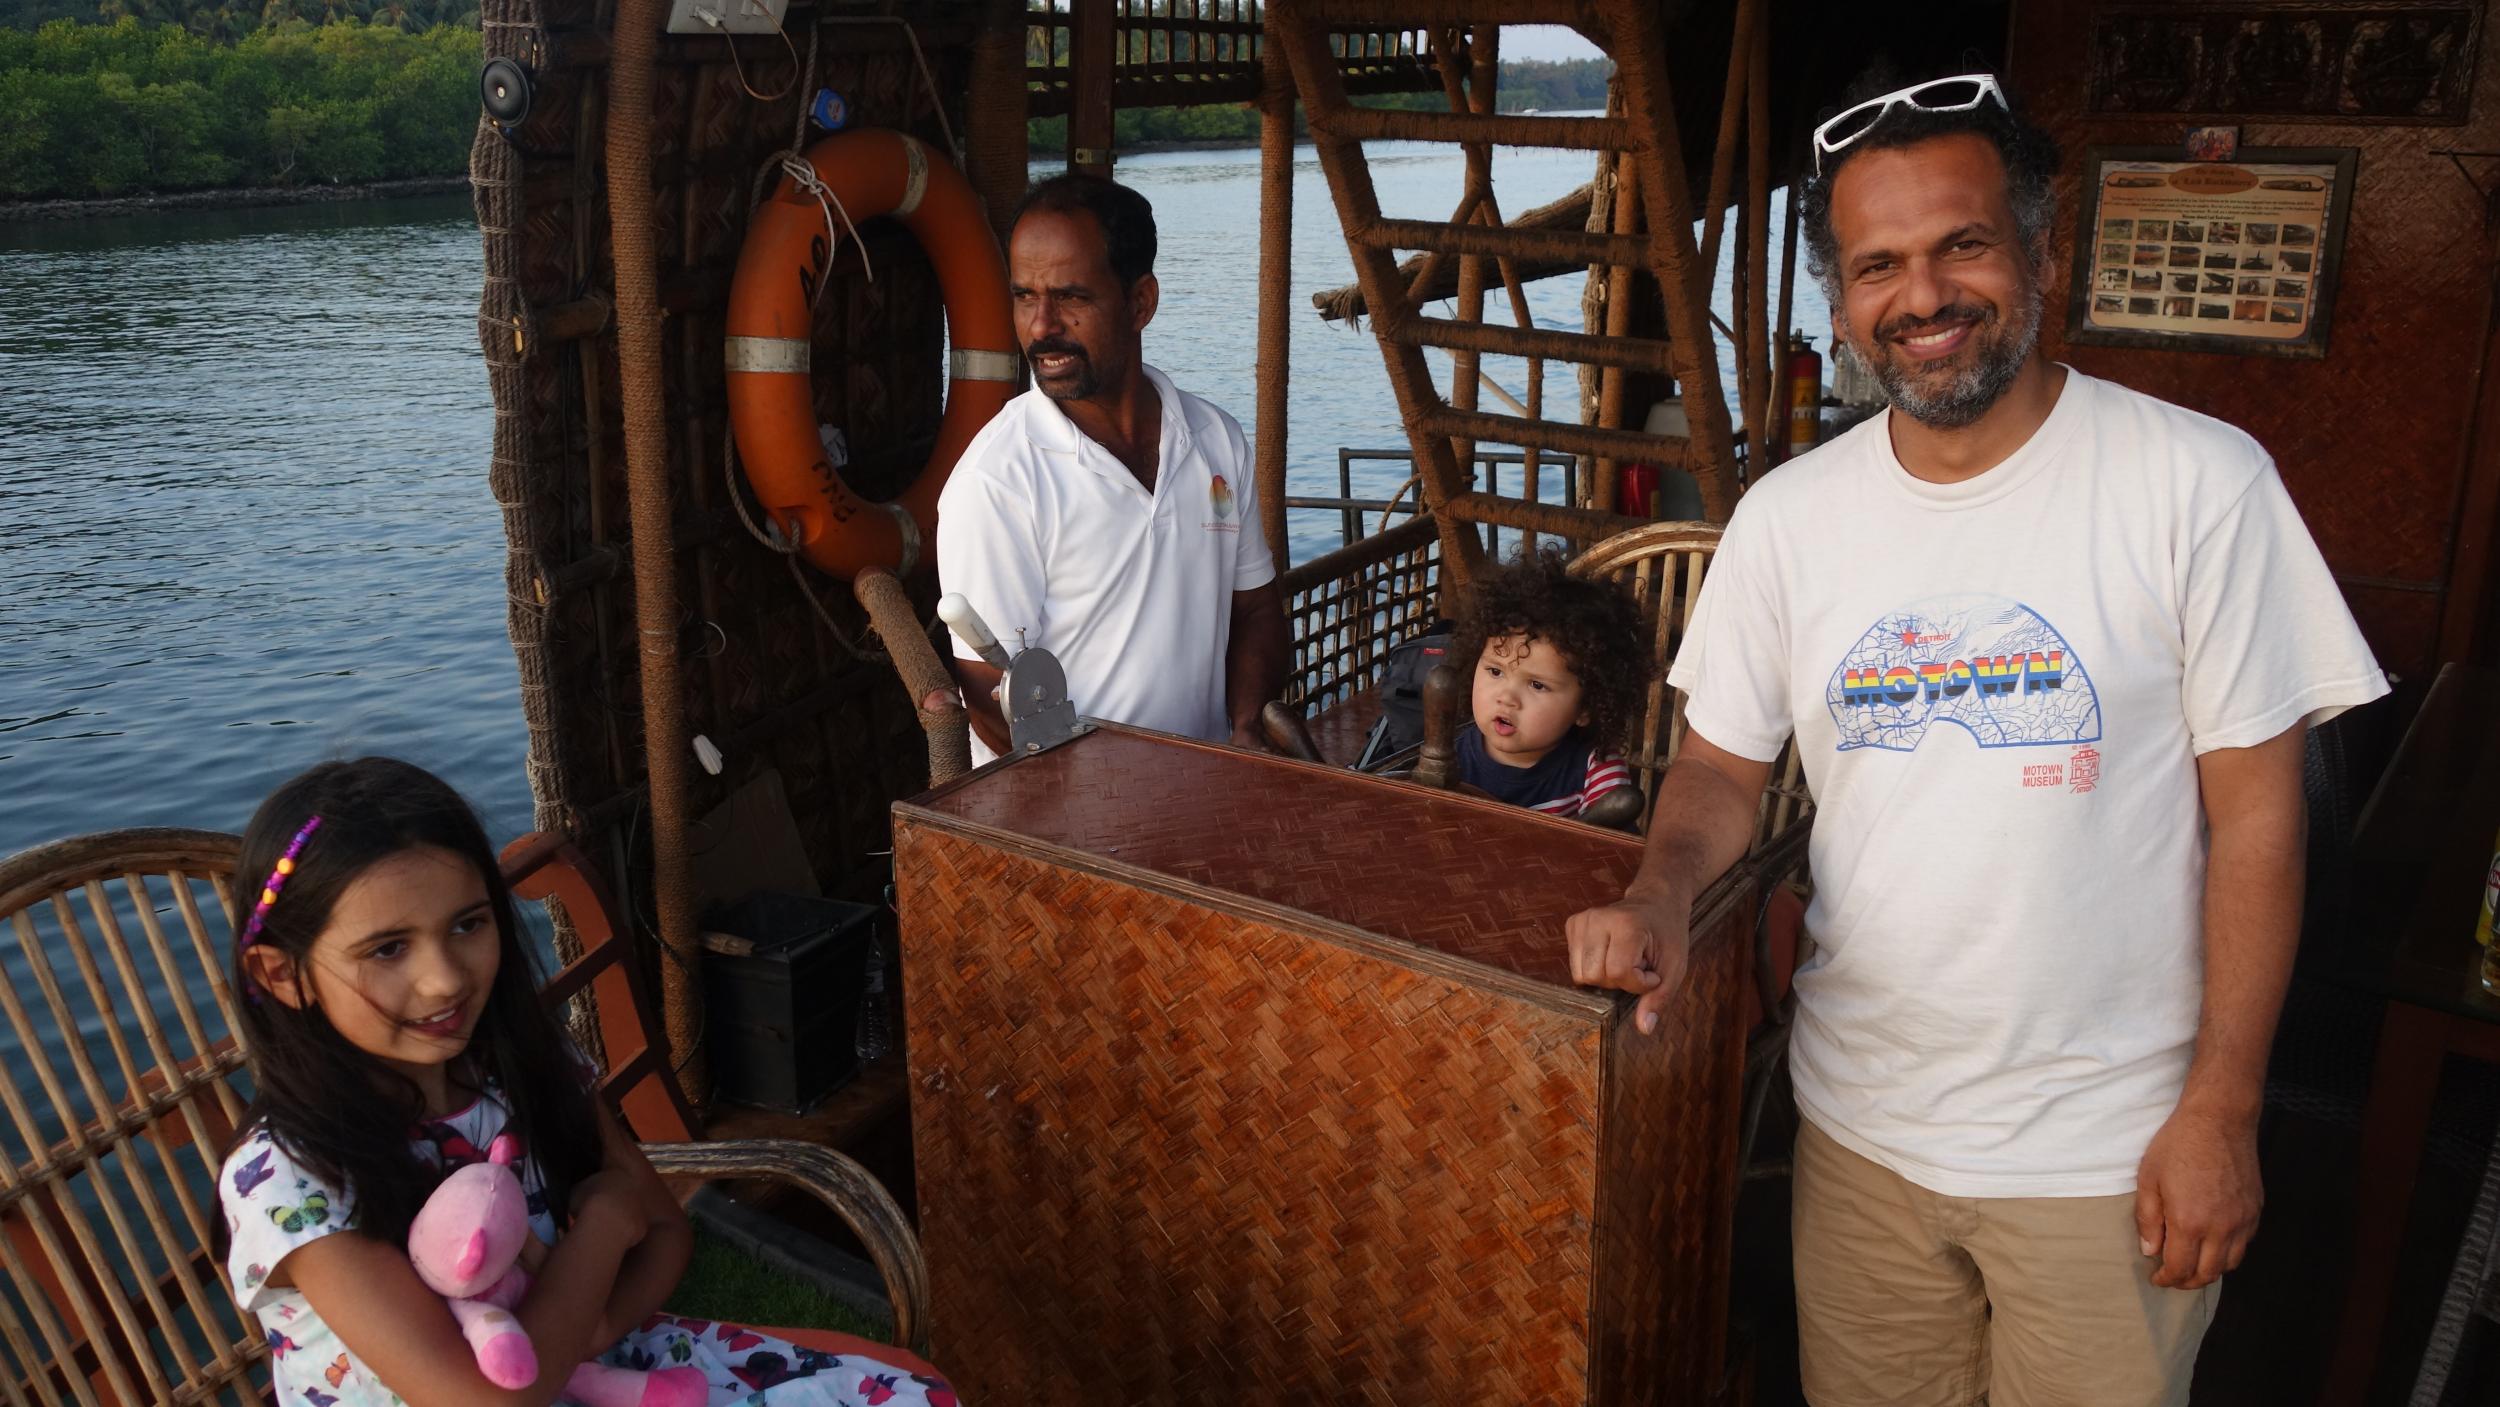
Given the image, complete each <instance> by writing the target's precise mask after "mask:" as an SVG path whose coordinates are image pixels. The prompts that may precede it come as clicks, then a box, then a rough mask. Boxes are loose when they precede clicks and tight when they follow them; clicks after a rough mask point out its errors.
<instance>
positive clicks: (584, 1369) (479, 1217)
mask: <svg viewBox="0 0 2500 1407" xmlns="http://www.w3.org/2000/svg"><path fill="white" fill-rule="evenodd" d="M520 1155H521V1149H520V1145H519V1144H518V1143H517V1142H515V1141H514V1140H513V1139H512V1138H511V1137H509V1136H505V1137H501V1138H497V1139H496V1140H495V1142H494V1145H493V1146H492V1147H490V1148H489V1149H487V1151H486V1161H485V1162H483V1163H472V1164H470V1165H469V1166H467V1167H465V1168H461V1169H459V1170H458V1171H456V1172H454V1173H453V1174H452V1175H451V1176H449V1177H447V1178H444V1179H443V1184H442V1186H440V1187H437V1188H435V1189H434V1193H433V1195H432V1196H430V1197H428V1198H426V1200H425V1206H424V1208H423V1209H422V1210H420V1211H419V1212H418V1213H417V1219H416V1221H415V1222H414V1223H412V1224H411V1225H410V1226H409V1228H408V1259H409V1261H410V1262H411V1263H413V1264H414V1265H415V1266H416V1267H417V1275H418V1278H420V1279H422V1280H424V1281H425V1283H426V1285H427V1287H428V1288H430V1289H432V1290H433V1291H434V1293H436V1294H438V1295H441V1296H442V1297H443V1298H445V1299H447V1300H449V1301H450V1302H451V1315H452V1318H454V1319H456V1320H458V1321H460V1332H461V1334H462V1336H463V1337H465V1338H467V1339H468V1341H469V1348H470V1349H471V1351H473V1352H474V1353H476V1354H477V1368H478V1371H479V1372H481V1373H483V1374H485V1375H486V1380H487V1381H488V1382H490V1383H493V1384H494V1385H495V1386H497V1387H500V1388H523V1387H528V1386H529V1385H530V1384H531V1383H533V1382H536V1381H537V1380H538V1351H537V1350H536V1349H534V1348H532V1347H531V1346H530V1337H529V1333H528V1332H527V1331H526V1330H524V1329H523V1328H522V1327H521V1321H520V1320H518V1319H516V1318H514V1317H513V1315H512V1310H513V1308H514V1307H515V1306H517V1305H519V1304H520V1302H521V1297H522V1296H523V1295H525V1294H527V1293H529V1287H530V1277H529V1274H528V1272H526V1271H524V1270H522V1269H521V1265H520V1260H521V1248H522V1246H523V1245H524V1244H526V1243H527V1241H528V1238H529V1235H530V1224H529V1199H528V1197H527V1196H526V1195H524V1194H523V1192H522V1190H521V1179H520V1176H519V1174H517V1173H515V1172H514V1171H513V1170H512V1165H513V1164H514V1163H515V1162H516V1161H518V1160H519V1158H520ZM709 1395H710V1386H709V1384H708V1383H706V1382H705V1380H704V1377H703V1374H702V1372H701V1370H699V1369H695V1368H662V1369H659V1370H658V1371H656V1372H649V1373H637V1372H632V1371H629V1370H627V1369H623V1368H610V1367H607V1366H605V1365H603V1364H599V1363H584V1364H582V1365H581V1366H580V1367H578V1368H575V1369H574V1370H573V1375H572V1376H571V1377H570V1378H568V1379H566V1381H565V1384H564V1396H563V1399H562V1400H563V1401H565V1402H570V1403H576V1404H579V1407H703V1403H704V1399H705V1398H706V1397H708V1396H709Z"/></svg>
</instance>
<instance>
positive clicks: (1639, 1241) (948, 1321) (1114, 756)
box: [894, 728, 1753, 1407]
mask: <svg viewBox="0 0 2500 1407" xmlns="http://www.w3.org/2000/svg"><path fill="white" fill-rule="evenodd" d="M894 845H895V869H896V872H897V874H898V876H899V879H900V904H901V909H902V932H903V959H904V980H905V984H906V994H907V1000H906V1009H907V1012H908V1018H907V1019H908V1027H909V1038H910V1066H911V1071H912V1079H913V1088H912V1125H913V1142H914V1153H915V1161H916V1163H917V1165H918V1176H919V1194H920V1221H921V1236H922V1240H923V1241H924V1243H925V1244H926V1246H927V1249H928V1257H929V1266H930V1277H931V1291H932V1311H933V1321H934V1332H935V1354H934V1356H935V1359H936V1361H937V1362H939V1363H941V1364H943V1365H945V1368H946V1371H947V1372H948V1373H949V1374H950V1375H951V1376H953V1377H954V1378H955V1380H956V1382H957V1384H958V1385H959V1386H960V1387H961V1389H962V1390H963V1393H964V1396H965V1399H966V1400H967V1401H969V1402H975V1403H1016V1404H1032V1407H1043V1404H1052V1403H1062V1402H1065V1403H1079V1402H1082V1403H1088V1404H1099V1403H1113V1402H1129V1403H1186V1404H1193V1407H1194V1405H1195V1404H1233V1403H1239V1404H1245V1407H1246V1405H1247V1404H1259V1407H1273V1404H1277V1403H1284V1402H1346V1401H1367V1402H1380V1403H1389V1402H1397V1403H1404V1404H1431V1403H1442V1402H1452V1403H1458V1402H1464V1403H1501V1404H1503V1405H1504V1407H1512V1404H1542V1403H1605V1404H1615V1403H1634V1402H1660V1403H1701V1402H1705V1401H1709V1400H1712V1399H1713V1398H1714V1397H1716V1395H1717V1394H1718V1392H1719V1390H1720V1389H1721V1387H1722V1376H1723V1370H1724V1363H1725V1349H1726V1336H1727V1317H1726V1287H1727V1277H1728V1240H1729V1220H1730V1215H1731V1212H1732V1209H1733V1205H1734V1200H1735V1192H1736V1168H1735V1166H1734V1157H1735V1141H1736V1119H1737V1110H1738V1104H1739V1078H1740V1068H1739V1067H1740V1062H1741V1060H1742V1049H1741V1047H1742V1039H1743V1032H1742V1031H1741V1030H1740V1029H1739V1024H1738V1023H1739V1019H1740V1018H1739V1015H1738V1006H1739V1003H1740V1000H1741V997H1740V991H1741V987H1742V984H1743V982H1744V980H1745V979H1744V972H1745V969H1746V966H1747V963H1748V961H1749V958H1748V954H1749V952H1750V947H1749V942H1748V937H1749V933H1750V929H1749V925H1750V923H1751V920H1752V914H1753V894H1752V890H1751V887H1750V884H1749V877H1748V875H1747V874H1746V873H1745V872H1741V871H1740V873H1739V874H1738V875H1737V876H1732V877H1731V878H1730V880H1728V881H1725V882H1723V883H1722V884H1721V885H1719V886H1718V887H1716V888H1714V889H1713V890H1712V891H1711V892H1710V893H1709V894H1708V895H1706V896H1704V899H1703V901H1702V903H1701V904H1700V905H1699V906H1698V907H1697V909H1696V911H1695V915H1694V917H1695V920H1696V928H1695V933H1696V940H1695V944H1694V950H1693V961H1692V968H1691V972H1690V975H1689V977H1688V979H1687V982H1686V985H1685V988H1684V992H1683V995H1682V997H1681V998H1680V999H1679V1000H1678V1001H1677V1002H1676V1004H1675V1005H1674V1006H1672V1007H1671V1008H1669V1011H1668V1013H1667V1017H1666V1019H1665V1020H1664V1021H1663V1022H1662V1023H1661V1030H1662V1033H1663V1034H1662V1035H1661V1036H1659V1037H1647V1036H1643V1035H1641V1034H1640V1033H1639V1032H1638V1031H1637V1030H1636V1029H1635V1028H1634V1027H1633V1025H1632V1021H1631V1003H1630V1000H1629V999H1628V998H1622V997H1618V996H1615V995H1613V994H1610V993H1601V992H1593V991H1588V990H1585V989H1582V988H1578V987H1575V986H1573V985H1572V983H1571V981H1570V973H1569V967H1568V961H1567V956H1566V952H1565V949H1564V945H1563V939H1562V927H1563V920H1564V919H1565V918H1567V917H1568V916H1569V915H1570V914H1572V913H1573V912H1575V911H1577V910H1579V909H1581V908H1583V907H1586V906H1588V905H1590V904H1595V903H1602V902H1606V901H1609V900H1611V899H1613V898H1614V897H1615V896H1617V895H1618V894H1619V893H1620V892H1621V890H1622V886H1623V884H1624V882H1625V881H1626V880H1627V879H1628V878H1629V877H1630V876H1631V874H1632V872H1633V867H1634V864H1635V862H1636V861H1637V859H1638V856H1639V843H1638V842H1637V841H1635V840H1633V839H1631V838H1630V837H1624V836H1616V835H1612V834H1608V833H1605V832H1601V831H1597V830H1595V829H1592V828H1590V827H1587V826H1583V825H1580V824H1578V823H1576V822H1566V821H1555V820H1550V819H1547V818H1544V817H1539V816H1535V815H1531V814H1529V813H1527V812H1525V811H1520V810H1515V809H1511V808H1508V807H1502V806H1498V805H1494V804H1492V803H1489V802H1482V801H1475V800H1470V799H1467V798H1463V797H1458V796H1454V795H1450V794H1447V793H1440V792H1431V791H1426V790H1423V789H1421V788H1417V787H1414V786H1410V785H1407V784H1405V783H1400V782H1388V781H1381V780H1378V779H1374V778H1369V777H1361V776H1356V775H1354V774H1351V773H1347V772H1341V771H1335V770H1331V769H1327V768H1321V767H1315V766H1307V765H1304V764H1300V763H1294V762H1288V761H1285V760H1283V759H1281V758H1268V757H1261V756H1255V755H1251V754H1247V753H1242V752H1235V751H1231V750H1228V749H1224V748H1217V747H1211V746H1207V745H1203V744H1199V743H1193V742H1188V741H1184V740H1180V739H1175V738H1170V737H1165V736H1162V735H1158V734H1150V733H1142V732H1135V731H1130V730H1125V729H1119V728H1105V729H1102V730H1100V731H1098V732H1095V733H1093V734H1091V735H1089V736H1087V737H1084V738H1081V739H1079V740H1077V741H1075V742H1073V743H1070V744H1068V745H1066V746H1064V747H1061V748H1059V749H1057V750H1055V751H1052V752H1049V753H1044V754H1041V755H1039V756H1035V757H1028V758H1023V759H1019V760H1016V761H1013V762H1010V763H1007V764H1006V765H1003V766H999V767H994V768H991V769H988V770H986V771H983V772H979V773H976V774H974V775H973V776H970V777H967V778H965V779H963V780H962V781H959V782H957V783H954V784H952V785H949V786H947V787H944V788H941V789H939V790H936V791H933V792H931V793H929V794H927V795H925V796H922V797H919V798H916V799H914V800H912V801H908V802H904V803H902V804H900V805H898V806H897V807H896V808H895V827H894Z"/></svg>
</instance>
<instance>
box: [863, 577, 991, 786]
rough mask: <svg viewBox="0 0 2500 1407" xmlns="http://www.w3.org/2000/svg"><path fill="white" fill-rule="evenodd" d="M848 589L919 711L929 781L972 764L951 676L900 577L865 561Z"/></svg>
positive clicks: (967, 728)
mask: <svg viewBox="0 0 2500 1407" xmlns="http://www.w3.org/2000/svg"><path fill="white" fill-rule="evenodd" d="M851 594H852V595H854V596H857V597H858V598H859V604H860V607H861V608H862V609H864V610H866V611H867V612H868V623H869V624H870V625H872V626H874V627H876V631H877V638H878V639H880V640H883V641H884V642H885V652H886V654H887V656H888V657H890V658H891V659H892V660H893V661H894V672H895V673H897V674H900V675H901V676H903V687H904V688H905V689H907V690H909V691H910V692H911V704H912V708H913V709H914V711H916V712H917V713H918V714H919V715H920V731H921V732H922V733H923V734H925V735H927V737H928V741H929V785H931V786H933V787H934V786H940V785H943V784H945V783H947V782H951V781H953V780H955V779H956V778H957V777H960V776H962V775H963V774H964V773H966V772H969V771H971V770H972V724H971V720H970V719H968V718H967V717H966V716H965V714H964V706H963V705H962V704H961V703H959V702H957V701H956V697H955V677H954V676H953V675H951V674H949V673H947V671H946V665H945V663H944V662H943V661H941V660H940V659H938V653H937V647H936V646H934V645H932V644H930V643H929V636H928V633H927V632H926V631H924V630H922V629H921V627H920V616H919V614H918V613H917V612H915V611H914V610H912V608H911V597H910V596H908V595H906V594H904V591H903V583H901V582H900V581H897V580H895V579H894V574H893V573H892V572H889V571H887V570H885V569H884V568H882V567H870V568H868V569H867V570H866V571H863V572H861V573H860V574H859V575H858V576H857V577H855V578H853V579H852V581H851Z"/></svg>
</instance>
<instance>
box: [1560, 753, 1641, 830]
mask: <svg viewBox="0 0 2500 1407" xmlns="http://www.w3.org/2000/svg"><path fill="white" fill-rule="evenodd" d="M1630 785H1632V769H1631V767H1630V766H1628V765H1626V764H1625V762H1624V760H1623V759H1622V758H1620V757H1607V756H1601V755H1599V754H1597V753H1594V752H1592V753H1590V754H1589V772H1588V777H1587V779H1586V780H1585V781H1583V782H1581V783H1580V808H1579V809H1580V810H1581V811H1586V810H1587V809H1589V807H1590V806H1592V805H1594V804H1595V803H1596V801H1597V798H1599V797H1601V796H1604V795H1605V794H1606V793H1608V792H1610V791H1613V790H1614V789H1615V788H1617V787H1628V786H1630ZM1573 814H1575V815H1576V814H1578V813H1577V812H1574V813H1573Z"/></svg>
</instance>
